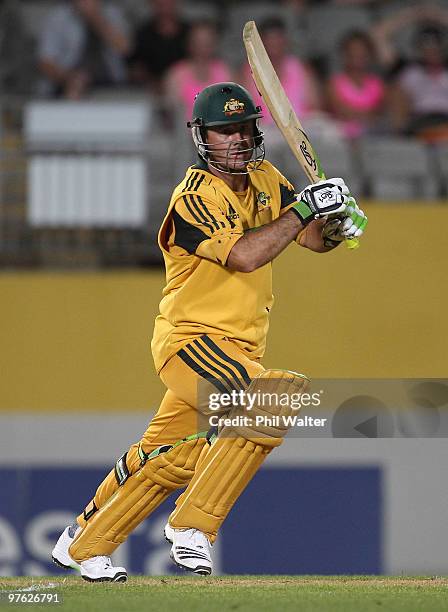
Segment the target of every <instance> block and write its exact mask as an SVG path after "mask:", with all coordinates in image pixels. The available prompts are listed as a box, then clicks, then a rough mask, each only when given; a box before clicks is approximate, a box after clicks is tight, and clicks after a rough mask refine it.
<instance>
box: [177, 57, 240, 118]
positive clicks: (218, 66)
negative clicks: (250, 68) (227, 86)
mask: <svg viewBox="0 0 448 612" xmlns="http://www.w3.org/2000/svg"><path fill="white" fill-rule="evenodd" d="M171 70H172V72H173V74H174V76H175V80H176V83H177V85H178V89H179V97H180V99H181V101H182V102H183V104H184V106H185V113H186V117H187V119H190V118H191V113H192V111H193V103H194V98H195V96H196V94H198V93H199V92H200V91H202V90H203V89H204V87H207V86H208V85H212V84H213V83H219V82H221V81H231V80H232V79H231V75H230V70H229V68H228V67H227V65H226V64H225V63H224V62H223V61H222V60H218V59H215V60H211V61H210V62H209V65H208V75H209V76H208V79H206V80H204V81H200V80H199V79H198V78H197V77H196V75H195V74H194V72H193V70H192V68H191V64H190V62H189V61H188V60H182V61H180V62H177V64H175V65H174V66H173V67H172V69H171Z"/></svg>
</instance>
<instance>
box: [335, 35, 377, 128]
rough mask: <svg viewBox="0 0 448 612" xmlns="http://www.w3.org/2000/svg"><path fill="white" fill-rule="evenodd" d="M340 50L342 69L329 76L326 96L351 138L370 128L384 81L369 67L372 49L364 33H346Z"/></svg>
mask: <svg viewBox="0 0 448 612" xmlns="http://www.w3.org/2000/svg"><path fill="white" fill-rule="evenodd" d="M340 51H341V56H342V69H341V71H340V72H338V73H336V74H333V75H332V76H331V77H330V79H329V81H328V85H327V99H328V105H329V110H330V113H331V114H332V116H333V117H334V118H335V119H336V120H338V121H339V123H340V127H341V129H342V132H343V134H344V135H345V137H346V138H349V139H354V138H358V137H359V136H362V135H363V134H364V133H366V132H369V131H372V130H373V129H374V126H375V123H376V122H377V120H378V118H379V115H380V113H381V112H382V110H383V108H384V100H385V84H384V82H383V80H382V78H380V77H379V76H377V75H376V74H375V73H374V72H373V70H372V65H373V63H374V58H375V52H374V46H373V43H372V41H371V39H370V37H369V36H368V34H366V33H364V32H362V31H353V32H350V33H348V34H347V35H346V36H345V37H344V38H343V40H342V42H341V46H340Z"/></svg>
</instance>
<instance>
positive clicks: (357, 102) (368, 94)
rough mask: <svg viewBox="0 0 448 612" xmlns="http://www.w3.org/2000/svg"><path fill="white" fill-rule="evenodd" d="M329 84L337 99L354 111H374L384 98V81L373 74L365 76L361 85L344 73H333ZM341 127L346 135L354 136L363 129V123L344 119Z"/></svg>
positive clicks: (358, 134)
mask: <svg viewBox="0 0 448 612" xmlns="http://www.w3.org/2000/svg"><path fill="white" fill-rule="evenodd" d="M330 86H331V88H332V90H333V91H334V92H335V94H336V96H337V97H338V98H339V101H340V102H341V103H342V104H344V106H345V107H346V108H348V109H353V110H354V111H364V112H369V111H375V110H376V109H378V108H379V107H380V105H381V103H382V102H383V100H384V92H385V89H384V83H383V82H382V80H381V79H380V78H379V77H377V76H375V75H374V74H370V75H367V76H365V77H364V81H363V83H362V85H361V86H359V85H357V84H356V83H354V82H353V81H352V80H351V79H350V78H349V77H348V76H347V75H346V74H344V73H340V74H335V75H334V76H333V77H332V78H331V80H330ZM343 129H344V132H345V133H346V136H348V137H349V138H355V137H357V136H360V135H361V134H362V133H363V132H364V131H365V125H364V124H363V122H362V121H361V120H359V119H352V120H345V121H344V122H343Z"/></svg>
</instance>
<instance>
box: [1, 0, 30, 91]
mask: <svg viewBox="0 0 448 612" xmlns="http://www.w3.org/2000/svg"><path fill="white" fill-rule="evenodd" d="M17 4H18V3H17V2H16V0H0V57H1V65H0V91H2V92H7V93H9V94H11V93H14V94H24V93H26V94H29V93H31V92H30V82H32V80H33V74H34V73H35V59H34V58H35V52H34V45H33V43H32V40H31V37H30V36H29V35H28V33H27V32H26V29H25V26H24V24H23V20H22V16H21V12H20V7H19V6H18V5H17Z"/></svg>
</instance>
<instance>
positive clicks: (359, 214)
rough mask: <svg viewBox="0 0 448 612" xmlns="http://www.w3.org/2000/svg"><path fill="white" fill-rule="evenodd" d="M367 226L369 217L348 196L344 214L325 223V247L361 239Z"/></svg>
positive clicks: (352, 198)
mask: <svg viewBox="0 0 448 612" xmlns="http://www.w3.org/2000/svg"><path fill="white" fill-rule="evenodd" d="M366 225H367V217H366V215H365V213H364V212H363V211H362V210H361V209H360V208H359V206H358V204H357V203H356V200H355V198H354V197H352V196H350V195H349V196H348V201H347V206H346V209H345V211H344V213H343V214H342V215H341V214H337V215H336V216H332V217H330V218H329V219H328V221H327V222H326V223H325V225H324V228H323V230H322V238H323V240H324V244H325V246H336V245H337V244H338V243H339V242H342V241H343V240H347V239H348V240H350V239H352V238H360V237H361V236H362V235H363V233H364V230H365V228H366Z"/></svg>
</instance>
